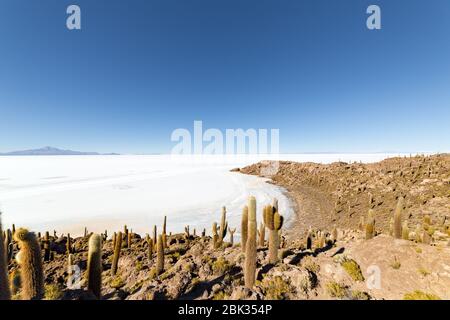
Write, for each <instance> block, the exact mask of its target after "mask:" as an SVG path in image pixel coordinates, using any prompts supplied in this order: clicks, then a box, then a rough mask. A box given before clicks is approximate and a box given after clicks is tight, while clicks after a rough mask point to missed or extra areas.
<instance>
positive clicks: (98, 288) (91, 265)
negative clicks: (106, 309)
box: [87, 234, 103, 299]
mask: <svg viewBox="0 0 450 320" xmlns="http://www.w3.org/2000/svg"><path fill="white" fill-rule="evenodd" d="M102 271H103V270H102V237H101V236H100V235H98V234H93V235H91V237H90V238H89V251H88V264H87V282H88V289H89V290H91V291H92V293H93V294H94V295H95V296H96V297H97V299H101V294H102Z"/></svg>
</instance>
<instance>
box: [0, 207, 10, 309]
mask: <svg viewBox="0 0 450 320" xmlns="http://www.w3.org/2000/svg"><path fill="white" fill-rule="evenodd" d="M4 243H5V240H4V239H3V229H2V213H1V212H0V300H9V299H11V293H10V291H9V284H8V263H7V261H6V252H5V251H6V250H5V246H4V245H3V244H4Z"/></svg>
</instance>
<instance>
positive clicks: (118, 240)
mask: <svg viewBox="0 0 450 320" xmlns="http://www.w3.org/2000/svg"><path fill="white" fill-rule="evenodd" d="M121 250H122V232H119V233H118V234H117V235H116V241H115V247H114V256H113V261H112V265H111V274H112V275H113V276H115V275H116V273H117V265H118V264H119V258H120V251H121Z"/></svg>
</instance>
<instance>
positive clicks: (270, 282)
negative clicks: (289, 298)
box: [261, 276, 291, 300]
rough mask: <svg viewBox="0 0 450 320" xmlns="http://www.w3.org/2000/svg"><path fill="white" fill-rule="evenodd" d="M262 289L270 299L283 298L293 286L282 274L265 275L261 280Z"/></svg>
mask: <svg viewBox="0 0 450 320" xmlns="http://www.w3.org/2000/svg"><path fill="white" fill-rule="evenodd" d="M261 289H262V290H263V292H264V296H265V298H266V299H268V300H281V299H284V298H286V294H287V293H289V292H290V291H291V286H290V284H289V283H288V282H286V281H285V280H283V278H282V277H281V276H275V277H274V278H268V277H265V278H264V279H263V281H262V282H261Z"/></svg>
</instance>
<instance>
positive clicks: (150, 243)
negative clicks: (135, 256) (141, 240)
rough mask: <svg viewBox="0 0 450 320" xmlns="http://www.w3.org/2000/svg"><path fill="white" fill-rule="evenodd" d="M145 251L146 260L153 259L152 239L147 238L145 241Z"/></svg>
mask: <svg viewBox="0 0 450 320" xmlns="http://www.w3.org/2000/svg"><path fill="white" fill-rule="evenodd" d="M147 247H148V248H147V250H148V259H149V260H151V259H152V258H153V247H154V244H153V239H152V238H150V237H148V240H147Z"/></svg>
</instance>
